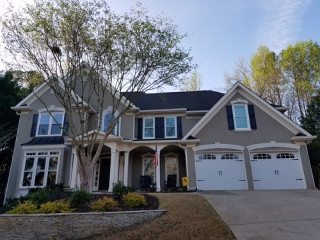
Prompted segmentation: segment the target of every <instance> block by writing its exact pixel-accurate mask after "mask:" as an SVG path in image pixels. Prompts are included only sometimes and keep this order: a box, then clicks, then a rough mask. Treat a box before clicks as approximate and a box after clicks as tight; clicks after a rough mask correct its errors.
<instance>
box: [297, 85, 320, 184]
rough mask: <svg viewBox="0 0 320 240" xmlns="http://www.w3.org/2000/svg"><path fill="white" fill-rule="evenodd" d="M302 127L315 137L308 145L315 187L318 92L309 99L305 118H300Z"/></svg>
mask: <svg viewBox="0 0 320 240" xmlns="http://www.w3.org/2000/svg"><path fill="white" fill-rule="evenodd" d="M301 123H302V126H303V128H305V129H306V130H307V131H308V132H310V133H311V134H312V135H315V136H317V138H316V139H315V140H313V141H312V143H311V144H309V146H308V149H309V156H310V161H311V166H312V170H313V174H314V179H315V183H316V187H318V188H319V186H320V91H319V92H318V94H317V95H316V96H314V97H312V98H311V100H310V104H309V105H308V109H307V112H306V116H305V117H304V118H302V121H301Z"/></svg>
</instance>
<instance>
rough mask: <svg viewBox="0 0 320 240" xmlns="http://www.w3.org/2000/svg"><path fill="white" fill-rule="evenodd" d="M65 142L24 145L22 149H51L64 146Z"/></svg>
mask: <svg viewBox="0 0 320 240" xmlns="http://www.w3.org/2000/svg"><path fill="white" fill-rule="evenodd" d="M64 147H65V145H64V144H43V145H23V146H21V148H22V150H25V151H28V149H41V148H43V150H32V151H50V149H52V148H64Z"/></svg>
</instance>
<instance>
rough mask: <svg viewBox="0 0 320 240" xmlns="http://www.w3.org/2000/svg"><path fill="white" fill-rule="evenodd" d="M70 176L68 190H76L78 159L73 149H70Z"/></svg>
mask: <svg viewBox="0 0 320 240" xmlns="http://www.w3.org/2000/svg"><path fill="white" fill-rule="evenodd" d="M71 168H72V169H71V176H70V188H72V189H75V188H77V178H78V157H77V153H76V151H75V149H74V148H73V149H72V166H71Z"/></svg>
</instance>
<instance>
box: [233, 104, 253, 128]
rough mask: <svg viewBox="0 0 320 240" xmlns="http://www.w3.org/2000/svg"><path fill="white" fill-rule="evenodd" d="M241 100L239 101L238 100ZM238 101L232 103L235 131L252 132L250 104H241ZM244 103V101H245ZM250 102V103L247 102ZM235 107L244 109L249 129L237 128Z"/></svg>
mask: <svg viewBox="0 0 320 240" xmlns="http://www.w3.org/2000/svg"><path fill="white" fill-rule="evenodd" d="M238 100H239V99H238ZM238 100H237V101H236V102H235V101H232V102H233V103H232V102H231V103H232V113H233V114H232V115H233V122H234V130H235V131H251V125H250V121H249V112H248V104H247V103H239V102H238ZM243 101H244V100H243ZM246 102H248V101H246ZM235 107H244V111H245V114H246V116H245V118H246V122H247V127H246V128H238V127H237V118H236V111H235Z"/></svg>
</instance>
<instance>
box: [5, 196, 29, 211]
mask: <svg viewBox="0 0 320 240" xmlns="http://www.w3.org/2000/svg"><path fill="white" fill-rule="evenodd" d="M27 200H29V196H21V197H19V198H13V199H8V200H7V201H6V204H5V205H3V206H2V207H1V208H0V214H2V213H5V212H8V211H10V210H12V209H13V208H15V207H16V206H18V204H19V203H24V202H25V201H27Z"/></svg>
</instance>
